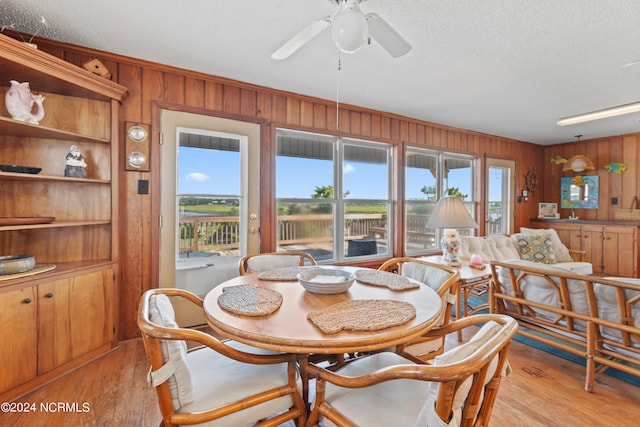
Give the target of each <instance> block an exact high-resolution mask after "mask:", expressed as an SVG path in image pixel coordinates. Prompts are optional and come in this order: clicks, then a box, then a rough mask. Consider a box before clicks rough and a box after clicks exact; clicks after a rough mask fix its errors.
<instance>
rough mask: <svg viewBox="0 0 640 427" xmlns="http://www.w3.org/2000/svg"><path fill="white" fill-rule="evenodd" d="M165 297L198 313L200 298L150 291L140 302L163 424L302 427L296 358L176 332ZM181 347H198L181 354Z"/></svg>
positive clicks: (178, 291)
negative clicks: (290, 426)
mask: <svg viewBox="0 0 640 427" xmlns="http://www.w3.org/2000/svg"><path fill="white" fill-rule="evenodd" d="M169 297H181V298H185V299H186V300H188V301H190V302H191V303H193V304H195V305H196V306H198V307H200V308H201V309H202V299H200V298H199V297H198V296H197V295H195V294H192V293H190V292H188V291H185V290H181V289H173V288H171V289H169V288H161V289H151V290H149V291H147V292H145V293H144V294H143V295H142V298H141V300H140V307H139V311H138V327H139V329H140V331H141V333H142V341H143V343H144V348H145V351H146V353H147V358H148V359H149V363H150V365H151V370H150V372H149V376H148V380H149V382H150V384H151V385H152V386H154V387H155V388H156V393H157V395H158V402H159V406H160V412H161V414H162V420H163V421H162V425H164V426H165V427H172V426H177V425H183V424H189V425H190V424H198V425H199V424H206V425H207V426H244V425H247V424H251V425H252V426H256V427H257V426H261V427H274V426H278V425H280V424H282V423H284V422H287V421H289V420H295V421H296V422H297V425H298V427H301V426H303V425H304V423H305V420H306V405H305V403H304V402H303V400H302V394H301V392H300V387H299V384H298V382H297V381H298V378H299V377H298V375H297V357H296V356H295V355H292V354H284V353H274V352H269V351H266V350H264V351H261V350H260V349H257V348H254V347H249V346H245V345H243V344H240V343H237V342H234V341H220V340H218V339H217V338H215V337H213V336H212V335H209V334H207V333H204V332H201V331H198V330H195V329H185V328H180V327H178V325H177V324H176V322H175V315H174V311H173V307H172V304H171V301H170V299H169ZM185 341H191V342H195V343H197V344H199V346H198V347H195V348H193V349H191V350H189V351H187V347H186V343H185ZM259 353H261V354H259Z"/></svg>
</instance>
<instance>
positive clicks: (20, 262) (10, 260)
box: [0, 255, 36, 275]
mask: <svg viewBox="0 0 640 427" xmlns="http://www.w3.org/2000/svg"><path fill="white" fill-rule="evenodd" d="M35 266H36V258H35V257H34V256H33V255H7V256H0V275H6V274H17V273H24V272H27V271H30V270H33V267H35Z"/></svg>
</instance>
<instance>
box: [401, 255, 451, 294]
mask: <svg viewBox="0 0 640 427" xmlns="http://www.w3.org/2000/svg"><path fill="white" fill-rule="evenodd" d="M402 275H403V276H405V277H408V278H410V279H413V280H417V281H418V282H422V283H424V284H425V285H427V286H429V287H430V288H431V289H433V290H434V291H436V292H438V290H440V288H441V287H442V285H443V284H444V282H446V281H447V279H448V278H449V277H450V276H451V273H449V272H448V271H446V270H443V269H441V268H438V267H432V266H430V265H424V264H420V263H417V262H405V263H404V264H402Z"/></svg>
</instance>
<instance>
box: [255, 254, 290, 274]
mask: <svg viewBox="0 0 640 427" xmlns="http://www.w3.org/2000/svg"><path fill="white" fill-rule="evenodd" d="M298 265H300V257H299V256H298V255H260V256H254V257H251V258H249V259H248V260H247V269H248V270H251V271H257V272H260V271H268V270H274V269H276V268H285V267H296V266H298Z"/></svg>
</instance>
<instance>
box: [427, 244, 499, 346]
mask: <svg viewBox="0 0 640 427" xmlns="http://www.w3.org/2000/svg"><path fill="white" fill-rule="evenodd" d="M421 258H422V259H424V260H425V261H429V262H434V263H437V264H444V260H443V259H442V256H441V255H433V256H425V257H421ZM460 262H461V263H462V265H461V266H460V267H453V268H455V269H457V270H460V280H459V281H458V286H456V288H455V290H454V293H455V298H456V308H455V314H454V316H453V317H454V318H455V319H461V318H462V317H465V316H469V315H471V314H474V313H477V312H478V311H480V310H484V309H487V308H489V298H488V293H489V283H491V279H492V277H493V276H492V275H491V269H490V268H489V265H488V264H483V265H484V268H483V269H477V268H473V267H471V266H469V261H468V260H460ZM471 295H474V296H475V297H477V298H479V299H481V300H482V301H483V302H484V303H483V304H479V305H475V306H473V305H471V304H470V303H469V297H470V296H471ZM460 335H461V334H458V339H460V338H461V336H460Z"/></svg>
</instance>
